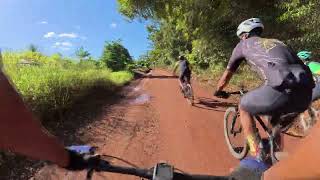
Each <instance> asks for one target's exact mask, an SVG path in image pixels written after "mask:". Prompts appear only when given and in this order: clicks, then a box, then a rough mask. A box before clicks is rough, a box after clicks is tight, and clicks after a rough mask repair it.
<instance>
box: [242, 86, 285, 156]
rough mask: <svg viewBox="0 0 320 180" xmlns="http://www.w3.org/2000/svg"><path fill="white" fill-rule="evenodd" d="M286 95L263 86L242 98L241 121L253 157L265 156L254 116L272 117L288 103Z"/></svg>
mask: <svg viewBox="0 0 320 180" xmlns="http://www.w3.org/2000/svg"><path fill="white" fill-rule="evenodd" d="M288 99H289V98H288V96H287V95H286V94H285V93H282V92H279V91H276V90H274V89H273V88H271V87H269V86H261V87H259V88H257V89H255V90H253V91H250V92H248V93H247V94H246V95H245V96H243V97H242V98H241V102H240V108H239V109H240V120H241V125H242V127H243V129H244V134H245V136H246V137H247V140H248V144H249V147H250V153H251V155H253V156H255V157H258V158H260V157H261V158H262V159H263V156H264V152H263V146H262V141H261V138H260V136H259V133H258V132H257V130H256V127H255V121H254V119H253V116H254V115H259V114H266V115H272V114H273V113H275V112H276V111H278V110H279V108H281V107H284V106H285V105H286V104H287V103H288Z"/></svg>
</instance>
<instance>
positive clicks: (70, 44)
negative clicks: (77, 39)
mask: <svg viewBox="0 0 320 180" xmlns="http://www.w3.org/2000/svg"><path fill="white" fill-rule="evenodd" d="M61 45H62V46H65V47H72V46H73V45H72V43H71V42H62V43H61Z"/></svg>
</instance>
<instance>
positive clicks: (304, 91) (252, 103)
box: [240, 85, 312, 116]
mask: <svg viewBox="0 0 320 180" xmlns="http://www.w3.org/2000/svg"><path fill="white" fill-rule="evenodd" d="M311 99H312V89H310V88H300V89H299V90H298V89H296V90H283V91H280V90H276V89H275V88H272V87H271V86H267V85H263V86H261V87H259V88H257V89H254V90H252V91H250V92H248V93H247V94H245V95H244V96H243V97H242V98H241V101H240V107H241V108H242V109H244V110H245V111H247V112H249V113H250V114H251V115H271V116H272V115H281V114H285V113H293V112H298V113H300V112H303V111H305V110H306V109H307V108H308V107H309V105H310V103H311Z"/></svg>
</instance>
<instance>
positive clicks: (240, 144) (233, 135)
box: [224, 107, 249, 160]
mask: <svg viewBox="0 0 320 180" xmlns="http://www.w3.org/2000/svg"><path fill="white" fill-rule="evenodd" d="M224 137H225V140H226V144H227V146H228V149H229V151H230V153H231V154H232V156H234V157H235V158H237V159H239V160H241V159H243V158H244V157H246V155H247V153H248V151H249V146H248V144H247V140H246V137H245V136H244V132H243V130H242V126H241V123H240V119H239V113H238V111H237V109H236V108H235V107H229V108H228V109H227V111H226V112H225V115H224Z"/></svg>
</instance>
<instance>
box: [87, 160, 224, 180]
mask: <svg viewBox="0 0 320 180" xmlns="http://www.w3.org/2000/svg"><path fill="white" fill-rule="evenodd" d="M92 158H100V157H99V156H93V157H92ZM156 167H157V166H156ZM156 167H155V168H156ZM155 168H151V169H141V168H134V167H124V166H115V165H111V164H110V163H109V162H108V161H105V160H103V159H99V163H98V165H92V167H91V168H90V169H89V171H88V174H87V180H90V179H91V178H92V175H93V172H94V171H97V172H111V173H119V174H127V175H133V176H138V177H141V178H146V179H150V180H155V179H156V180H169V179H161V178H155V173H154V169H155ZM160 177H161V174H160ZM227 179H229V178H228V177H223V176H210V175H190V174H184V173H180V172H173V178H172V180H227Z"/></svg>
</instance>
